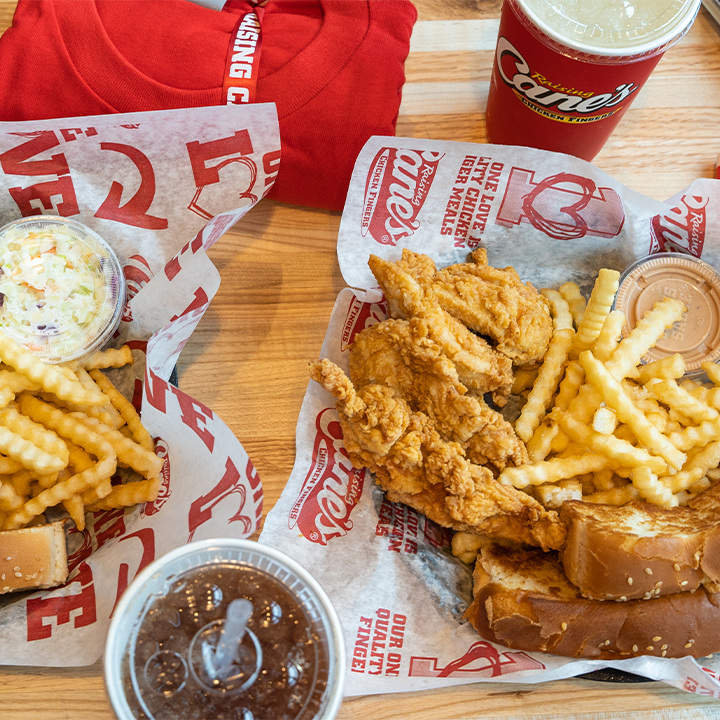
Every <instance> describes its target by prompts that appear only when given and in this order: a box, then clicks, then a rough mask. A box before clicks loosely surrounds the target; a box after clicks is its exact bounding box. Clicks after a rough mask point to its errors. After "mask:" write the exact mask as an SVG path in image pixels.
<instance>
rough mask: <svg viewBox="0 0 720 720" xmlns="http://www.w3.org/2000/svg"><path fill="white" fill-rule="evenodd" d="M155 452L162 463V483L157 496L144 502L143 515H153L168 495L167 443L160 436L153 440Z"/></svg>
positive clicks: (168, 464)
mask: <svg viewBox="0 0 720 720" xmlns="http://www.w3.org/2000/svg"><path fill="white" fill-rule="evenodd" d="M155 453H156V454H157V456H158V457H160V458H162V459H163V460H164V461H165V462H164V463H163V466H162V470H161V471H160V475H161V476H162V484H161V485H160V490H159V491H158V496H157V497H156V498H155V500H153V501H152V502H146V503H145V505H144V506H143V515H146V516H147V515H155V513H157V512H158V510H160V508H161V507H162V506H163V505H164V504H165V503H166V502H167V501H168V498H169V497H170V494H171V493H170V453H169V448H168V444H167V443H166V442H165V441H164V440H163V439H162V438H156V440H155Z"/></svg>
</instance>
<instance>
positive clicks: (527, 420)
mask: <svg viewBox="0 0 720 720" xmlns="http://www.w3.org/2000/svg"><path fill="white" fill-rule="evenodd" d="M574 335H575V333H574V331H573V330H572V329H566V330H557V331H556V332H554V333H553V337H552V340H551V341H550V346H549V347H548V351H547V354H546V355H545V360H544V362H543V364H542V366H541V367H540V372H539V373H538V377H537V380H536V381H535V384H534V385H533V387H532V390H531V391H530V395H529V396H528V400H527V402H526V403H525V406H524V407H523V409H522V412H521V413H520V417H519V418H518V419H517V422H516V423H515V432H516V433H517V435H518V437H519V438H520V439H521V440H523V441H524V442H528V441H529V440H530V439H531V438H532V436H533V433H534V432H535V430H536V429H537V427H538V425H540V421H541V420H542V417H543V416H544V415H545V411H546V410H547V407H548V405H549V404H550V401H551V400H552V396H553V393H554V392H555V390H556V388H557V386H558V383H559V382H560V379H561V377H562V371H563V364H564V363H565V360H566V359H567V355H568V351H569V350H570V346H571V344H572V341H573V337H574Z"/></svg>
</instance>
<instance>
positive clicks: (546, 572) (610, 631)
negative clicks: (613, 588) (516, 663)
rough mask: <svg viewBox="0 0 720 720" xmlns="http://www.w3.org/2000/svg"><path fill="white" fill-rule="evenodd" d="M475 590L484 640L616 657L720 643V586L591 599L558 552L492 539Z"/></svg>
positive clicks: (475, 612) (471, 611)
mask: <svg viewBox="0 0 720 720" xmlns="http://www.w3.org/2000/svg"><path fill="white" fill-rule="evenodd" d="M474 595H475V598H474V600H473V602H472V604H471V605H470V607H469V608H468V610H467V612H466V613H465V617H466V618H467V619H469V620H470V622H471V623H472V625H473V627H474V628H475V629H476V630H477V631H478V633H479V634H480V635H481V636H482V637H483V638H484V639H485V640H489V641H491V642H496V643H498V644H500V645H504V646H506V647H510V648H514V649H518V650H525V651H537V652H547V653H553V654H555V655H562V656H566V657H576V658H578V657H582V658H593V659H600V660H610V659H616V660H617V659H622V658H627V657H633V656H638V655H656V656H660V657H670V658H673V657H684V656H687V655H691V656H693V657H704V656H706V655H709V654H711V653H712V652H715V651H717V650H719V649H720V647H719V644H718V636H719V635H720V593H718V594H715V593H711V592H708V591H707V590H706V589H705V588H704V587H700V588H698V589H697V590H695V591H694V592H681V593H675V594H673V595H665V596H663V597H652V598H651V599H649V600H628V601H625V602H617V601H616V602H613V601H598V600H589V599H587V598H585V597H583V596H582V595H581V594H580V591H579V590H578V588H576V587H575V586H574V585H573V584H572V583H571V582H570V581H569V580H568V579H567V576H566V575H565V572H564V570H563V566H562V563H561V562H560V560H559V558H558V556H557V554H556V553H554V552H547V553H546V552H543V551H541V550H535V549H523V548H518V547H509V546H503V545H499V544H496V543H491V544H489V545H486V546H485V547H483V548H482V550H481V552H480V554H479V555H478V559H477V564H476V566H475V574H474Z"/></svg>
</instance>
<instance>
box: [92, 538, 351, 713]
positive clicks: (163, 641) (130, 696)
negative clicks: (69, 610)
mask: <svg viewBox="0 0 720 720" xmlns="http://www.w3.org/2000/svg"><path fill="white" fill-rule="evenodd" d="M241 598H246V599H247V600H249V601H250V602H251V603H252V606H253V608H252V613H251V615H250V620H249V622H248V623H247V627H246V629H245V630H244V631H243V632H242V633H241V635H240V637H239V638H237V637H233V638H231V639H230V640H228V636H227V633H226V630H225V629H226V628H227V627H228V626H229V625H230V624H231V622H232V617H231V616H232V609H231V610H230V612H228V607H229V606H230V604H231V603H233V601H236V600H238V599H241ZM233 605H237V603H233ZM242 624H243V625H244V621H243V623H242ZM233 632H235V631H233ZM223 640H224V642H223ZM228 643H232V644H233V646H234V648H236V649H234V650H232V651H231V652H230V653H229V654H228V653H227V647H224V646H226V645H227V644H228ZM220 656H222V657H224V658H225V659H224V660H222V661H220V660H219V659H218V658H219V657H220ZM228 657H231V658H232V659H233V660H232V664H230V665H228V663H227V658H228ZM104 670H105V684H106V689H107V693H108V696H109V699H110V703H111V705H112V708H113V710H114V712H115V715H116V716H117V718H118V720H131V719H133V720H134V719H136V718H148V719H149V720H169V719H170V718H172V720H205V719H206V718H207V719H208V720H210V719H211V718H212V719H213V720H214V719H215V718H216V717H218V716H222V717H228V718H237V720H263V719H265V718H273V720H332V718H334V717H335V716H336V714H337V711H338V709H339V707H340V704H341V702H342V693H343V681H344V676H345V650H344V643H343V638H342V629H341V626H340V622H339V620H338V617H337V614H336V613H335V610H334V609H333V607H332V604H331V603H330V600H329V598H328V597H327V595H326V593H325V592H324V590H323V589H322V588H321V587H320V585H319V584H318V583H317V581H316V580H314V579H313V578H312V577H311V576H310V575H309V574H308V572H307V571H306V570H304V569H303V568H302V567H301V566H300V565H298V564H297V563H296V562H295V561H293V560H292V559H290V558H288V557H287V556H286V555H284V554H283V553H281V552H279V551H277V550H274V549H273V548H270V547H267V546H265V545H262V544H260V543H256V542H251V541H247V540H236V539H229V538H220V539H214V540H203V541H198V542H194V543H191V544H189V545H186V546H183V547H180V548H177V549H176V550H173V551H172V552H170V553H168V554H166V555H164V556H163V557H161V558H159V559H158V560H156V561H155V562H153V563H152V564H151V565H149V566H148V567H147V568H145V569H144V570H143V571H142V572H141V573H140V574H139V575H138V576H137V578H136V579H135V580H134V582H133V583H132V584H131V585H130V587H129V588H128V590H127V591H126V592H125V593H124V594H123V596H122V598H121V599H120V601H119V602H118V604H117V606H116V608H115V611H114V613H113V618H112V621H111V624H110V629H109V631H108V636H107V643H106V647H105V668H104Z"/></svg>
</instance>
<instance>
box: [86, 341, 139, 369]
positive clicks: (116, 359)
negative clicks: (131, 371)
mask: <svg viewBox="0 0 720 720" xmlns="http://www.w3.org/2000/svg"><path fill="white" fill-rule="evenodd" d="M132 364H133V356H132V350H130V348H129V347H128V346H127V345H123V346H122V347H121V348H119V349H117V350H116V349H114V348H110V349H108V350H99V351H98V352H96V353H95V354H94V355H91V356H90V357H89V358H88V359H87V360H85V361H84V362H83V368H84V369H85V370H88V371H90V370H103V369H105V368H119V367H124V366H125V365H132Z"/></svg>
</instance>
